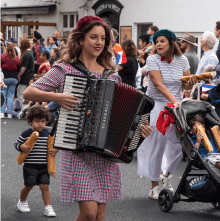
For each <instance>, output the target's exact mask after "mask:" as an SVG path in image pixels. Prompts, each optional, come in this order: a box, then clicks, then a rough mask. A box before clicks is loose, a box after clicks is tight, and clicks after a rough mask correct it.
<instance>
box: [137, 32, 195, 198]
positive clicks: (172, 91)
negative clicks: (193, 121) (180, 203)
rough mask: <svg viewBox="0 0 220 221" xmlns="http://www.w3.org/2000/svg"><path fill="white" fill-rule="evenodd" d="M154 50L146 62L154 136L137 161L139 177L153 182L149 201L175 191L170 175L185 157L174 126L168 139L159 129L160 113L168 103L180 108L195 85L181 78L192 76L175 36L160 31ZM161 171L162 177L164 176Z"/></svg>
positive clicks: (144, 144)
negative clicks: (165, 191) (157, 124)
mask: <svg viewBox="0 0 220 221" xmlns="http://www.w3.org/2000/svg"><path fill="white" fill-rule="evenodd" d="M153 41H154V44H155V49H154V50H153V52H152V53H153V55H152V56H149V57H148V58H147V62H146V67H147V74H148V76H149V78H148V89H147V95H148V96H149V97H151V98H153V99H154V101H155V106H154V109H153V110H152V111H151V113H150V126H151V128H152V129H153V132H152V134H151V135H150V136H149V137H147V138H146V139H145V140H144V141H143V142H142V144H141V146H140V147H139V148H138V151H137V159H138V169H137V173H138V175H139V176H145V177H148V178H150V180H151V183H152V187H151V190H150V193H149V197H150V198H153V199H158V195H159V192H160V190H161V188H160V187H159V181H160V182H161V183H162V184H163V188H166V189H170V190H171V191H174V190H173V188H172V186H171V174H172V173H174V171H175V169H176V166H177V165H178V163H179V161H180V160H181V157H182V147H181V145H180V143H179V142H178V140H177V138H176V135H175V131H174V129H173V128H172V127H173V126H171V127H170V128H169V131H166V134H165V136H163V135H162V133H160V132H159V131H158V130H157V128H156V123H157V119H158V116H159V113H160V112H161V111H162V110H163V109H164V106H166V104H167V103H173V104H174V105H176V106H178V105H180V103H181V101H182V100H183V98H182V88H184V89H186V90H188V89H191V88H192V87H193V85H194V84H195V83H196V82H195V80H190V81H189V82H188V83H184V84H182V83H181V81H180V78H181V77H182V76H188V75H190V70H189V69H190V67H189V62H188V60H187V58H186V57H185V56H184V55H182V52H181V51H180V49H179V47H178V45H177V44H176V42H175V41H176V36H175V34H174V33H173V32H172V31H170V30H167V29H161V30H160V31H158V32H156V33H155V34H154V37H153ZM161 170H162V172H163V173H162V174H161Z"/></svg>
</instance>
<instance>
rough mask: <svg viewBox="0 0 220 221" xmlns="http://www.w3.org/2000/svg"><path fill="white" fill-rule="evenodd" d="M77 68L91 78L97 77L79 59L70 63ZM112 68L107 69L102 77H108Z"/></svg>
mask: <svg viewBox="0 0 220 221" xmlns="http://www.w3.org/2000/svg"><path fill="white" fill-rule="evenodd" d="M70 64H71V65H72V66H73V67H74V68H75V69H77V70H78V71H80V72H82V73H83V74H85V75H86V76H88V77H89V78H92V79H96V77H95V75H94V74H93V73H92V72H91V71H89V70H88V69H87V68H86V66H85V65H84V64H83V63H82V62H81V61H79V60H76V61H74V62H72V63H70ZM111 72H112V71H111V70H110V69H105V70H104V72H103V75H102V79H106V78H107V77H108V76H109V75H110V74H111Z"/></svg>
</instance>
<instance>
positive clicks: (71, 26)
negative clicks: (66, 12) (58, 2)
mask: <svg viewBox="0 0 220 221" xmlns="http://www.w3.org/2000/svg"><path fill="white" fill-rule="evenodd" d="M73 27H74V15H70V28H73Z"/></svg>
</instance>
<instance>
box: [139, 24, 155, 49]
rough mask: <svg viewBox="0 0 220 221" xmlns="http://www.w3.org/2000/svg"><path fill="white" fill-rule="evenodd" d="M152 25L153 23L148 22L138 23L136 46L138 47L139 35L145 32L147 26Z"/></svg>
mask: <svg viewBox="0 0 220 221" xmlns="http://www.w3.org/2000/svg"><path fill="white" fill-rule="evenodd" d="M152 25H153V24H152V23H148V24H139V25H138V26H137V45H138V47H139V36H140V35H142V34H144V33H147V31H148V29H149V27H150V26H152Z"/></svg>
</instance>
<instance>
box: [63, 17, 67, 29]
mask: <svg viewBox="0 0 220 221" xmlns="http://www.w3.org/2000/svg"><path fill="white" fill-rule="evenodd" d="M63 27H64V28H67V27H68V15H63Z"/></svg>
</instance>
